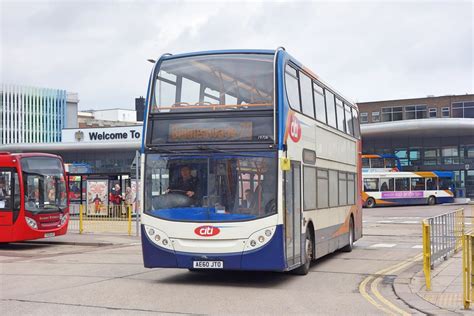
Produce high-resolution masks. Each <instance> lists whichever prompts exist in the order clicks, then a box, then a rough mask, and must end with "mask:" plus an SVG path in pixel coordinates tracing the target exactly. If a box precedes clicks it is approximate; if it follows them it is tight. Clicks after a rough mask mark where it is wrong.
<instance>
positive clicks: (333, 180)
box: [329, 170, 339, 207]
mask: <svg viewBox="0 0 474 316" xmlns="http://www.w3.org/2000/svg"><path fill="white" fill-rule="evenodd" d="M337 187H338V178H337V171H335V170H329V207H335V206H338V204H339V191H338V189H337Z"/></svg>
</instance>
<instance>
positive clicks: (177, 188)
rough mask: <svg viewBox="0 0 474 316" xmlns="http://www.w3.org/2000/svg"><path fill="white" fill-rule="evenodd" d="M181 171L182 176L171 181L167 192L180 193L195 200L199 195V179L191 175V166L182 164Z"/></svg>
mask: <svg viewBox="0 0 474 316" xmlns="http://www.w3.org/2000/svg"><path fill="white" fill-rule="evenodd" d="M179 173H180V177H179V178H178V181H175V182H171V184H170V186H169V187H168V190H166V192H167V193H169V192H176V193H180V194H183V195H186V196H187V197H189V198H192V199H193V200H195V199H196V196H197V193H196V192H197V188H198V179H197V178H196V177H193V176H192V175H191V168H189V166H182V167H181V169H180V170H179Z"/></svg>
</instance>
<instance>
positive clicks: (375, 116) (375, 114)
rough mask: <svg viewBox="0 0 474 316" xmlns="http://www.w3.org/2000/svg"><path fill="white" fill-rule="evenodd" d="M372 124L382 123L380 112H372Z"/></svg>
mask: <svg viewBox="0 0 474 316" xmlns="http://www.w3.org/2000/svg"><path fill="white" fill-rule="evenodd" d="M372 122H380V112H372Z"/></svg>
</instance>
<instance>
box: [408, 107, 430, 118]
mask: <svg viewBox="0 0 474 316" xmlns="http://www.w3.org/2000/svg"><path fill="white" fill-rule="evenodd" d="M426 112H427V110H426V105H410V106H406V107H405V119H407V120H415V119H424V118H427V113H426Z"/></svg>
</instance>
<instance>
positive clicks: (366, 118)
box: [360, 112, 369, 124]
mask: <svg viewBox="0 0 474 316" xmlns="http://www.w3.org/2000/svg"><path fill="white" fill-rule="evenodd" d="M360 123H361V124H365V123H369V113H367V112H361V113H360Z"/></svg>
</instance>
